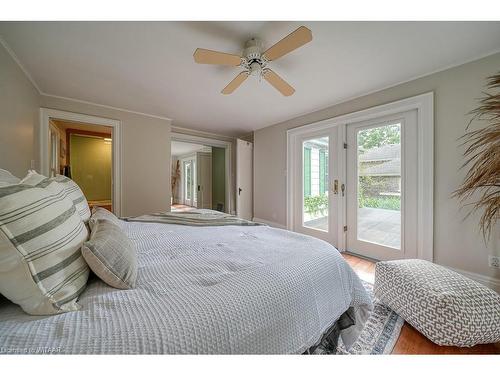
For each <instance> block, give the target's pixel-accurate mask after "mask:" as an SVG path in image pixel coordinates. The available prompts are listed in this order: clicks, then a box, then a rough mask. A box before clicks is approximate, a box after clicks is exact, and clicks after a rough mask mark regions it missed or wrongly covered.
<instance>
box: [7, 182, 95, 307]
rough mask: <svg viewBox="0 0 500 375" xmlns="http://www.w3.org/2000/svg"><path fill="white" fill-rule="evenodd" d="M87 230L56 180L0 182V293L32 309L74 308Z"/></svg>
mask: <svg viewBox="0 0 500 375" xmlns="http://www.w3.org/2000/svg"><path fill="white" fill-rule="evenodd" d="M87 236H88V231H87V228H86V226H85V224H84V223H83V222H82V220H81V218H80V216H79V215H78V213H77V212H76V209H75V206H74V205H73V202H72V201H71V199H69V198H67V197H66V194H65V192H64V188H63V187H62V185H60V184H59V183H57V182H52V183H51V184H50V186H48V187H47V188H40V187H32V186H29V185H24V184H16V185H10V186H5V187H0V293H1V294H3V295H4V296H5V297H7V298H8V299H10V300H11V301H12V302H14V303H16V304H18V305H20V306H21V308H22V309H23V310H24V311H25V312H27V313H29V314H33V315H50V314H57V313H61V312H65V311H73V310H78V309H79V306H78V304H77V303H76V300H77V298H78V295H79V294H80V293H81V292H82V291H83V290H84V289H85V286H86V283H87V278H88V275H89V268H88V266H87V264H86V263H85V260H84V259H83V257H82V254H81V245H82V243H83V242H84V241H85V240H86V238H87Z"/></svg>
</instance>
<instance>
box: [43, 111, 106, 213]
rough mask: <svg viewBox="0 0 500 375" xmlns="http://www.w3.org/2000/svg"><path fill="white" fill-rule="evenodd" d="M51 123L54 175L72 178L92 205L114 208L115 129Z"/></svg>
mask: <svg viewBox="0 0 500 375" xmlns="http://www.w3.org/2000/svg"><path fill="white" fill-rule="evenodd" d="M49 122H50V132H51V137H50V146H49V147H50V150H51V151H50V155H51V168H50V176H51V177H52V176H55V175H56V174H61V175H64V176H66V177H69V178H71V179H72V180H73V181H75V182H76V183H77V184H78V186H80V188H81V189H82V191H83V194H84V195H85V198H86V199H87V201H88V203H89V206H90V207H91V208H92V207H94V206H99V207H103V208H106V209H107V210H109V211H112V210H113V200H112V183H111V181H112V178H111V176H112V169H113V167H112V143H113V135H112V128H111V127H109V126H103V125H93V124H85V123H77V122H72V121H64V120H59V119H54V118H51V119H50V120H49ZM54 155H56V156H54Z"/></svg>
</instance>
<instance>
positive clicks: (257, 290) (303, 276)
mask: <svg viewBox="0 0 500 375" xmlns="http://www.w3.org/2000/svg"><path fill="white" fill-rule="evenodd" d="M123 229H124V230H125V232H126V234H127V235H128V236H129V238H130V239H131V240H132V241H133V242H134V244H135V245H136V247H137V253H138V263H139V270H138V278H137V286H136V288H135V289H132V290H118V289H113V288H111V287H109V286H107V285H106V284H104V283H103V282H101V281H100V280H98V279H97V278H94V279H91V280H89V283H88V286H87V289H86V290H85V292H84V293H82V295H81V296H80V299H79V304H80V305H81V310H79V311H74V312H67V313H64V314H60V315H53V316H30V315H27V314H25V313H24V312H23V311H22V310H21V309H20V308H19V307H18V306H16V305H14V304H12V303H10V302H8V301H7V302H5V303H3V304H1V306H0V353H14V354H19V353H71V354H140V353H144V354H164V353H169V354H180V353H207V354H232V353H235V354H236V353H238V354H245V353H253V354H257V353H267V354H273V353H276V354H285V353H302V352H304V351H305V350H306V349H307V348H309V347H311V346H313V345H315V344H317V343H318V341H319V340H320V338H321V336H322V335H323V333H325V331H327V330H328V328H329V327H331V326H332V325H333V324H334V323H335V322H336V320H337V319H338V318H339V317H340V316H341V315H342V314H343V313H344V312H345V311H346V310H347V309H348V308H349V307H352V308H353V311H354V315H355V325H353V326H351V327H350V328H348V329H346V330H343V331H342V333H341V335H342V340H343V342H344V344H346V345H347V346H349V345H350V344H352V343H353V342H354V340H355V339H356V338H357V335H358V334H359V332H360V331H361V329H362V327H363V325H364V323H365V320H366V319H367V317H368V315H369V311H370V310H371V308H372V305H371V300H370V298H369V296H368V295H367V293H366V291H365V289H364V288H363V286H362V284H361V282H360V280H359V278H358V277H357V275H356V274H355V273H354V272H353V270H352V269H351V267H350V266H349V265H348V264H347V263H346V262H345V260H344V259H343V257H342V256H341V255H340V254H339V252H338V251H337V250H336V249H335V248H334V247H333V246H331V245H329V244H328V243H326V242H324V241H321V240H318V239H315V238H312V237H309V236H304V235H301V234H297V233H292V232H289V231H285V230H280V229H274V228H270V227H267V226H254V227H246V226H244V227H242V226H224V227H190V226H183V225H171V224H157V223H136V222H124V223H123Z"/></svg>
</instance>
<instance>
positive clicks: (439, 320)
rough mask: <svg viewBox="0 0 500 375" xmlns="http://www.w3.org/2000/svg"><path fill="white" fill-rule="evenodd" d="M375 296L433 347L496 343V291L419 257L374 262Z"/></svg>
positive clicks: (499, 330)
mask: <svg viewBox="0 0 500 375" xmlns="http://www.w3.org/2000/svg"><path fill="white" fill-rule="evenodd" d="M374 292H375V296H376V297H378V298H379V299H380V301H381V302H382V303H384V304H385V305H387V306H388V307H390V308H391V309H392V310H394V311H395V312H396V313H398V314H399V315H400V316H401V317H402V318H404V319H405V320H406V321H407V322H408V323H409V324H411V325H412V326H413V327H415V328H416V329H417V330H418V331H420V332H421V333H422V334H423V335H425V336H426V337H427V338H429V339H430V340H431V341H433V342H434V343H436V344H438V345H452V346H473V345H476V344H485V343H495V342H497V341H500V295H499V294H497V293H496V292H494V291H493V290H491V289H489V288H487V287H485V286H483V285H481V284H479V283H477V282H475V281H472V280H470V279H468V278H466V277H464V276H462V275H460V274H458V273H456V272H453V271H451V270H449V269H447V268H445V267H442V266H439V265H437V264H434V263H430V262H427V261H425V260H418V259H408V260H396V261H389V262H379V263H377V265H376V268H375V286H374Z"/></svg>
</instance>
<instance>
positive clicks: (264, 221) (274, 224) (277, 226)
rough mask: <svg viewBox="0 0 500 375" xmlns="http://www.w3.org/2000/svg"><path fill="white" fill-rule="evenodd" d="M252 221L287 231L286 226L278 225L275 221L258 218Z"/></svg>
mask: <svg viewBox="0 0 500 375" xmlns="http://www.w3.org/2000/svg"><path fill="white" fill-rule="evenodd" d="M252 220H253V221H255V222H256V223H261V224H266V225H269V226H270V227H273V228H279V229H286V225H283V224H280V223H276V222H275V221H270V220H266V219H261V218H258V217H254V218H253V219H252Z"/></svg>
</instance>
